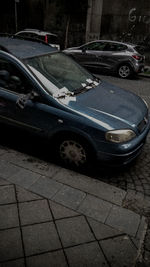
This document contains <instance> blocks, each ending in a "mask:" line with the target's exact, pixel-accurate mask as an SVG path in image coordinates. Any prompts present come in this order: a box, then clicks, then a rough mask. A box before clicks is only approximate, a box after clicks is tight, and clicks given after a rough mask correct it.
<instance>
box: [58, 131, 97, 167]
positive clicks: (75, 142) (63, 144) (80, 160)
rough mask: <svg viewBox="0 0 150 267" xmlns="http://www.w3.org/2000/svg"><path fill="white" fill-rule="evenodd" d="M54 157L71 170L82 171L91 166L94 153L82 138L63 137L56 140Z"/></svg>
mask: <svg viewBox="0 0 150 267" xmlns="http://www.w3.org/2000/svg"><path fill="white" fill-rule="evenodd" d="M55 148H56V150H55V152H56V157H57V158H58V159H59V160H60V161H61V163H63V165H66V166H68V167H71V168H75V169H84V168H85V167H87V166H89V165H91V162H92V160H93V158H94V153H93V151H92V149H91V147H90V146H89V145H88V144H87V143H86V142H85V140H83V139H82V138H79V137H75V136H66V137H65V136H64V137H62V138H61V139H59V140H57V144H56V147H55Z"/></svg>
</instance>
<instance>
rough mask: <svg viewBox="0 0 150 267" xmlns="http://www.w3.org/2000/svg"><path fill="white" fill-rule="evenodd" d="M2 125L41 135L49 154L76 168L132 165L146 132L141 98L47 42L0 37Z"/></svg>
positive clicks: (146, 116)
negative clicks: (99, 164) (100, 163)
mask: <svg viewBox="0 0 150 267" xmlns="http://www.w3.org/2000/svg"><path fill="white" fill-rule="evenodd" d="M0 123H3V124H9V125H10V126H13V127H16V128H17V129H18V130H19V129H20V128H21V129H23V130H24V131H29V132H31V133H32V134H35V135H39V136H42V137H43V138H44V139H45V140H47V142H48V146H49V151H50V152H49V153H51V154H52V151H54V152H55V153H56V155H57V156H58V158H59V159H60V160H62V161H63V162H65V163H67V164H70V165H73V166H76V167H81V166H85V165H86V166H87V165H89V164H90V163H91V162H92V161H93V160H95V159H99V160H101V161H103V162H105V163H107V164H108V165H110V164H117V165H122V164H126V163H129V162H131V161H132V160H133V159H134V158H135V157H137V156H138V155H139V153H140V152H141V149H142V147H143V145H144V143H145V139H146V136H147V134H148V132H149V129H150V120H149V113H148V107H147V104H146V103H145V101H143V100H142V99H141V98H140V97H139V96H137V95H135V94H133V93H131V92H129V91H127V90H123V89H121V88H118V87H116V86H114V85H112V84H109V83H106V82H103V81H101V80H100V79H99V78H96V77H95V76H94V75H92V74H91V73H89V72H88V71H87V70H86V69H84V68H83V67H81V66H80V65H79V64H78V63H77V62H75V61H74V60H72V59H71V58H70V57H68V56H67V55H65V54H64V53H62V52H60V51H58V50H56V49H55V48H53V47H51V46H49V45H47V44H46V43H43V42H40V41H39V42H35V41H29V40H23V39H19V38H18V37H16V36H15V37H14V36H13V37H0ZM1 127H2V126H1ZM10 138H11V131H10ZM23 141H24V139H22V142H23ZM52 148H54V150H52Z"/></svg>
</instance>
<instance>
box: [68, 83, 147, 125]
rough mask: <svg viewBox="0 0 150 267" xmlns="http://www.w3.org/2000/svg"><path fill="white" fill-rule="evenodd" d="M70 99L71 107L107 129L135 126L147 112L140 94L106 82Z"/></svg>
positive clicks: (69, 105) (69, 104)
mask: <svg viewBox="0 0 150 267" xmlns="http://www.w3.org/2000/svg"><path fill="white" fill-rule="evenodd" d="M68 100H69V99H68ZM68 100H67V101H66V104H67V106H68V107H69V108H71V109H73V111H76V112H77V113H78V114H81V115H82V116H84V117H86V118H88V119H91V120H93V121H96V122H98V123H99V124H101V126H102V127H104V128H106V129H118V128H119V129H120V128H127V127H128V128H135V127H136V126H137V125H138V124H139V122H140V121H141V120H142V119H143V117H144V116H145V114H146V112H147V107H146V105H145V103H144V102H143V100H142V99H141V98H140V97H139V96H137V95H135V94H133V93H131V92H129V91H127V90H124V89H121V88H118V87H116V86H114V85H112V84H109V83H106V82H101V84H99V85H98V86H97V87H95V88H92V89H90V90H89V91H86V92H83V93H81V94H79V95H76V96H75V97H73V98H72V99H70V100H69V101H68ZM64 102H65V99H64Z"/></svg>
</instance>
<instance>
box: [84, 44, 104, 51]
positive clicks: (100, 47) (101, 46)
mask: <svg viewBox="0 0 150 267" xmlns="http://www.w3.org/2000/svg"><path fill="white" fill-rule="evenodd" d="M105 46H106V43H105V42H94V43H90V44H88V45H86V46H84V47H85V49H86V50H96V51H103V50H104V47H105Z"/></svg>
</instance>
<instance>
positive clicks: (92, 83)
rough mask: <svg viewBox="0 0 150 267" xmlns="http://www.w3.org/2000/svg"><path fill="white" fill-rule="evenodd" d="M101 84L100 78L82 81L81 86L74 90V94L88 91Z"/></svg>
mask: <svg viewBox="0 0 150 267" xmlns="http://www.w3.org/2000/svg"><path fill="white" fill-rule="evenodd" d="M99 84H100V80H99V79H97V78H96V79H95V80H91V79H87V80H86V83H81V87H79V88H77V89H76V90H75V91H74V94H75V95H76V94H80V93H83V92H86V91H88V90H90V89H92V88H95V87H96V86H98V85H99Z"/></svg>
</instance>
